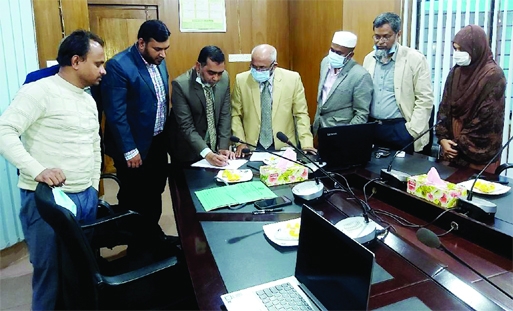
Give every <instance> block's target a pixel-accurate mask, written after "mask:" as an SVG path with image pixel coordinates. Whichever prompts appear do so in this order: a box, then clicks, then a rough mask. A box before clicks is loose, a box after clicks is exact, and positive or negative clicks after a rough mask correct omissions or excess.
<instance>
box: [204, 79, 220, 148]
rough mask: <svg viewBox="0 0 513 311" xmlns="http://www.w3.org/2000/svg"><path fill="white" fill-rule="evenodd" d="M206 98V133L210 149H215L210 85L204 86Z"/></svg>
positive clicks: (214, 125)
mask: <svg viewBox="0 0 513 311" xmlns="http://www.w3.org/2000/svg"><path fill="white" fill-rule="evenodd" d="M203 89H204V90H205V97H206V99H207V133H208V140H209V142H210V149H212V151H214V152H215V151H216V138H217V135H216V123H215V121H214V90H212V88H211V87H204V88H203Z"/></svg>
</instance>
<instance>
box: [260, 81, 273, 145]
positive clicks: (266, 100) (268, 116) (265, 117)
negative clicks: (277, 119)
mask: <svg viewBox="0 0 513 311" xmlns="http://www.w3.org/2000/svg"><path fill="white" fill-rule="evenodd" d="M260 101H261V106H262V121H261V126H260V144H261V145H262V146H263V147H264V148H265V149H267V148H269V147H270V146H271V145H272V144H273V129H272V98H271V92H270V90H269V81H265V82H264V87H263V89H262V94H261V95H260Z"/></svg>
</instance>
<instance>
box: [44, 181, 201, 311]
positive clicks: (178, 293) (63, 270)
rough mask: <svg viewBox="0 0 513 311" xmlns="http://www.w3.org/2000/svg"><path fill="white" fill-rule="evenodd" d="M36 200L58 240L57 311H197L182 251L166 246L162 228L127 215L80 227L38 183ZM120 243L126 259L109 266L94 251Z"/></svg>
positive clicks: (131, 214)
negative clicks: (125, 252)
mask: <svg viewBox="0 0 513 311" xmlns="http://www.w3.org/2000/svg"><path fill="white" fill-rule="evenodd" d="M35 198H36V204H37V209H38V211H39V213H40V214H41V217H42V218H43V220H44V221H46V222H47V223H48V224H49V225H50V226H51V227H52V228H53V230H54V231H55V233H56V236H57V247H58V260H59V267H60V271H59V274H60V275H59V279H60V284H59V297H58V303H57V309H66V310H78V309H80V310H96V309H101V310H105V309H110V310H112V309H139V310H141V309H146V310H147V309H187V308H189V307H191V308H194V306H195V298H194V294H193V290H192V286H191V283H190V277H189V275H188V272H187V267H186V265H185V263H184V261H183V260H182V259H181V258H180V257H181V256H180V253H179V250H177V249H176V248H172V247H170V246H168V245H166V243H165V242H164V240H163V239H162V235H163V233H162V231H161V230H160V228H152V227H156V226H157V225H154V226H150V225H147V224H145V222H144V220H143V219H142V217H140V215H139V214H137V213H135V212H132V211H129V212H125V213H118V214H115V215H109V216H107V217H104V218H101V219H97V220H95V221H94V222H93V223H89V224H85V225H82V226H81V224H79V222H78V221H77V220H76V218H75V217H74V216H73V214H72V213H71V212H70V211H69V210H68V209H66V208H64V207H62V206H59V205H57V204H56V203H55V200H54V198H53V193H52V190H51V188H50V187H49V186H48V185H46V184H44V183H40V184H39V185H38V186H37V188H36V191H35ZM85 231H88V232H89V233H92V235H86V232H85ZM116 243H117V244H119V245H129V248H128V254H127V255H126V256H125V257H122V258H120V259H116V260H113V261H107V260H105V259H103V260H102V259H99V258H98V257H97V256H96V255H95V252H94V251H93V249H96V248H98V247H101V246H102V245H103V246H108V247H112V246H113V245H114V244H116ZM132 247H133V250H132V249H131V248H132ZM182 261H183V263H182Z"/></svg>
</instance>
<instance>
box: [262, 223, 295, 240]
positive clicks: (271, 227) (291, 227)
mask: <svg viewBox="0 0 513 311" xmlns="http://www.w3.org/2000/svg"><path fill="white" fill-rule="evenodd" d="M300 223H301V218H294V219H290V220H287V221H281V222H276V223H273V224H268V225H265V226H263V229H264V234H265V235H266V236H267V238H269V240H271V241H272V242H273V243H275V244H277V245H280V246H297V245H298V243H299V229H300Z"/></svg>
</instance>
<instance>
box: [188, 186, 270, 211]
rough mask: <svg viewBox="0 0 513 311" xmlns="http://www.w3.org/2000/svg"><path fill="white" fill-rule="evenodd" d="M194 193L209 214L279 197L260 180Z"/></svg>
mask: <svg viewBox="0 0 513 311" xmlns="http://www.w3.org/2000/svg"><path fill="white" fill-rule="evenodd" d="M194 193H195V194H196V196H197V197H198V199H199V201H200V202H201V205H203V208H204V209H205V211H207V212H209V211H211V210H213V209H216V208H221V207H226V206H235V205H238V204H243V203H248V202H254V201H258V200H262V199H271V198H275V197H277V195H276V194H275V193H274V192H272V191H271V189H269V188H268V187H267V186H266V185H264V184H263V183H262V182H261V181H259V180H256V181H250V182H244V183H238V184H233V185H228V186H223V187H215V188H210V189H204V190H199V191H195V192H194Z"/></svg>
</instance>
